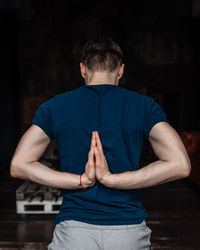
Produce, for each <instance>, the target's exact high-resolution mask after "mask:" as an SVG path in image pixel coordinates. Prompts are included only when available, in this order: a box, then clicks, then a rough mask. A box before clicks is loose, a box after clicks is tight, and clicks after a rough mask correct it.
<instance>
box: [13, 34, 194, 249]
mask: <svg viewBox="0 0 200 250" xmlns="http://www.w3.org/2000/svg"><path fill="white" fill-rule="evenodd" d="M80 70H81V74H82V77H83V78H84V79H85V85H84V86H81V87H79V88H77V89H74V90H71V91H68V92H65V93H63V94H59V95H56V96H55V97H54V98H52V99H50V100H48V101H46V102H44V103H43V104H42V105H41V106H40V107H39V109H38V110H37V112H36V114H35V117H34V118H33V121H32V126H31V127H30V128H29V129H28V130H27V131H26V133H25V134H24V135H23V136H22V138H21V140H20V142H19V144H18V146H17V148H16V151H15V154H14V156H13V159H12V161H11V167H10V173H11V176H12V177H14V178H21V179H26V180H31V181H33V182H37V183H40V184H43V185H48V186H52V187H56V188H60V189H61V195H62V196H63V203H62V206H61V209H60V212H59V213H58V215H57V216H56V219H55V223H54V226H55V227H54V232H53V238H52V242H51V243H50V244H49V245H48V249H49V250H50V249H54V250H60V249H70V250H78V249H81V250H84V249H87V250H89V249H91V250H96V249H104V250H112V249H113V250H125V249H126V250H133V249H134V250H144V249H149V246H150V235H151V229H150V228H149V227H148V226H147V225H146V222H145V218H146V217H147V213H146V211H145V208H144V207H143V206H142V204H141V201H140V194H139V189H140V188H147V187H150V186H154V185H159V184H162V183H165V182H169V181H173V180H177V179H181V178H186V177H187V176H188V175H189V174H190V169H191V165H190V161H189V157H188V154H187V152H186V149H185V147H184V145H183V143H182V141H181V138H180V137H179V135H178V133H177V132H176V131H175V130H174V129H173V128H172V127H171V126H170V124H169V122H168V120H167V118H166V114H165V113H164V111H163V110H162V108H161V106H160V105H159V104H158V103H157V102H155V100H154V99H153V98H151V97H148V96H145V95H141V94H139V93H136V92H134V91H130V90H127V89H124V88H122V87H120V86H119V85H118V83H119V80H120V78H121V77H122V75H123V71H124V63H123V53H122V51H121V49H120V47H119V46H118V45H117V44H116V43H115V42H114V41H113V40H111V39H109V38H102V39H97V40H94V41H90V42H88V43H86V45H85V46H84V48H83V50H82V58H81V63H80ZM143 138H145V139H146V140H149V142H150V143H151V146H152V148H153V150H154V152H155V154H156V155H157V157H158V160H157V161H155V162H153V163H150V164H148V165H147V166H144V167H143V168H139V166H138V165H139V158H140V153H141V148H142V141H143ZM51 139H55V140H56V143H57V147H58V151H59V157H60V163H61V171H56V170H53V169H50V168H48V167H46V166H44V165H43V164H41V163H40V162H38V160H39V159H40V157H41V156H42V154H43V153H44V151H45V149H46V148H47V145H48V144H49V142H50V140H51Z"/></svg>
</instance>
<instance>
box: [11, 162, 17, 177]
mask: <svg viewBox="0 0 200 250" xmlns="http://www.w3.org/2000/svg"><path fill="white" fill-rule="evenodd" d="M18 166H19V164H18V163H17V162H16V161H15V159H12V161H11V163H10V176H11V177H12V178H18V175H17V173H18Z"/></svg>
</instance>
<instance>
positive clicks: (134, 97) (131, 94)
mask: <svg viewBox="0 0 200 250" xmlns="http://www.w3.org/2000/svg"><path fill="white" fill-rule="evenodd" d="M119 89H120V91H121V92H123V93H124V94H125V95H126V96H127V98H128V99H129V100H130V101H133V102H137V103H138V104H145V105H151V104H152V103H153V102H154V99H153V98H152V97H150V96H147V95H144V94H141V93H139V92H136V91H134V90H129V89H126V88H124V87H122V86H119Z"/></svg>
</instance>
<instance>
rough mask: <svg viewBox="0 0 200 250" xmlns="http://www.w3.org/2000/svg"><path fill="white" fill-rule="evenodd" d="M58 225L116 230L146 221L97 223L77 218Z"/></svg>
mask: <svg viewBox="0 0 200 250" xmlns="http://www.w3.org/2000/svg"><path fill="white" fill-rule="evenodd" d="M57 225H60V226H63V227H79V228H87V229H110V230H116V229H127V228H134V227H141V226H146V221H145V220H143V221H142V222H141V223H139V224H130V225H96V224H90V223H86V222H82V221H76V220H64V221H61V222H60V223H58V224H57ZM57 225H56V226H57Z"/></svg>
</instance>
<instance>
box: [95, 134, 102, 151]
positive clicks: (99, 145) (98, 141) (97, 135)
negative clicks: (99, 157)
mask: <svg viewBox="0 0 200 250" xmlns="http://www.w3.org/2000/svg"><path fill="white" fill-rule="evenodd" d="M95 138H96V143H97V148H98V150H99V151H100V152H103V146H102V144H101V140H100V137H99V134H98V132H97V131H95Z"/></svg>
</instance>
